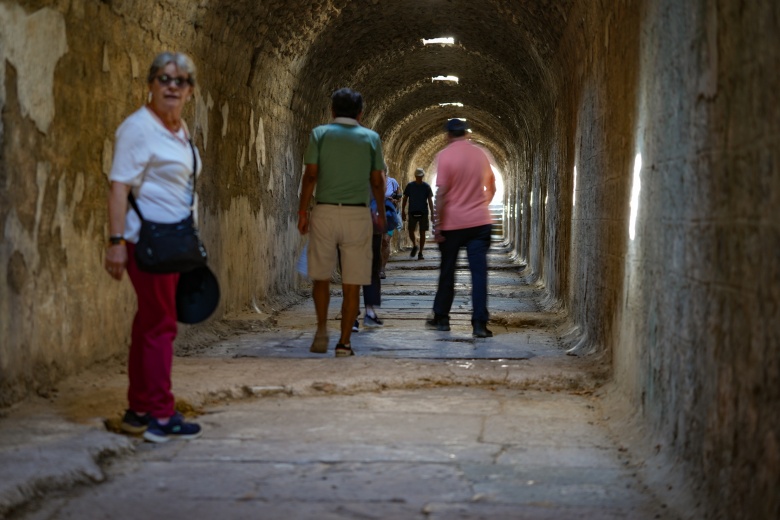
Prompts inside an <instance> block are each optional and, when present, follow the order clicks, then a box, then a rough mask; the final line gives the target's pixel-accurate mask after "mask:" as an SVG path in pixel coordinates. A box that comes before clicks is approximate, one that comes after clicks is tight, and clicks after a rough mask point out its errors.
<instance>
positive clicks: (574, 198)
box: [571, 164, 577, 207]
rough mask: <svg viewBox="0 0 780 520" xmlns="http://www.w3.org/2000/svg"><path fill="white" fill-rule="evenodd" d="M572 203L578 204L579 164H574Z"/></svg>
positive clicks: (573, 204)
mask: <svg viewBox="0 0 780 520" xmlns="http://www.w3.org/2000/svg"><path fill="white" fill-rule="evenodd" d="M571 205H572V207H574V206H576V205H577V165H576V164H575V165H574V187H573V188H572V190H571Z"/></svg>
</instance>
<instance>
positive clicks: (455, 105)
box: [439, 103, 463, 108]
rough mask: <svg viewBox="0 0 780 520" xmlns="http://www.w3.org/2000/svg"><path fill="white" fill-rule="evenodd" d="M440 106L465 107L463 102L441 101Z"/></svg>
mask: <svg viewBox="0 0 780 520" xmlns="http://www.w3.org/2000/svg"><path fill="white" fill-rule="evenodd" d="M439 106H440V107H458V108H462V107H463V103H439Z"/></svg>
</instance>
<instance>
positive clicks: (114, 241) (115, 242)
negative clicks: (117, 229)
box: [108, 235, 125, 246]
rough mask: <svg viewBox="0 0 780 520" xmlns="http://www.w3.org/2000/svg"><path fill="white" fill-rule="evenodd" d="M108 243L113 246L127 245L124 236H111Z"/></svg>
mask: <svg viewBox="0 0 780 520" xmlns="http://www.w3.org/2000/svg"><path fill="white" fill-rule="evenodd" d="M108 243H109V244H111V245H112V246H119V245H122V244H124V243H125V237H123V236H122V235H111V236H110V237H108Z"/></svg>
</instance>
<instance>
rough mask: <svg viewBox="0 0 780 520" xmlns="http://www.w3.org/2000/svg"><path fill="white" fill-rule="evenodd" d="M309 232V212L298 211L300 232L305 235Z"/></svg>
mask: <svg viewBox="0 0 780 520" xmlns="http://www.w3.org/2000/svg"><path fill="white" fill-rule="evenodd" d="M308 232H309V214H308V213H298V233H300V234H301V235H305V234H306V233H308Z"/></svg>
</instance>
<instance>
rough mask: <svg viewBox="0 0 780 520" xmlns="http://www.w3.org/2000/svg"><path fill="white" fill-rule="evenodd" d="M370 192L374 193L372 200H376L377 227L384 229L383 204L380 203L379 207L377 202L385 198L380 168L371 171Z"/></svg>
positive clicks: (382, 175)
mask: <svg viewBox="0 0 780 520" xmlns="http://www.w3.org/2000/svg"><path fill="white" fill-rule="evenodd" d="M371 192H372V193H373V195H374V200H375V201H377V211H376V217H377V223H378V224H379V229H385V228H386V227H387V220H386V218H385V212H384V207H385V205H384V203H382V206H381V209H380V206H379V203H380V202H381V201H383V200H385V199H384V196H385V177H384V172H383V171H382V170H372V171H371Z"/></svg>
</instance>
